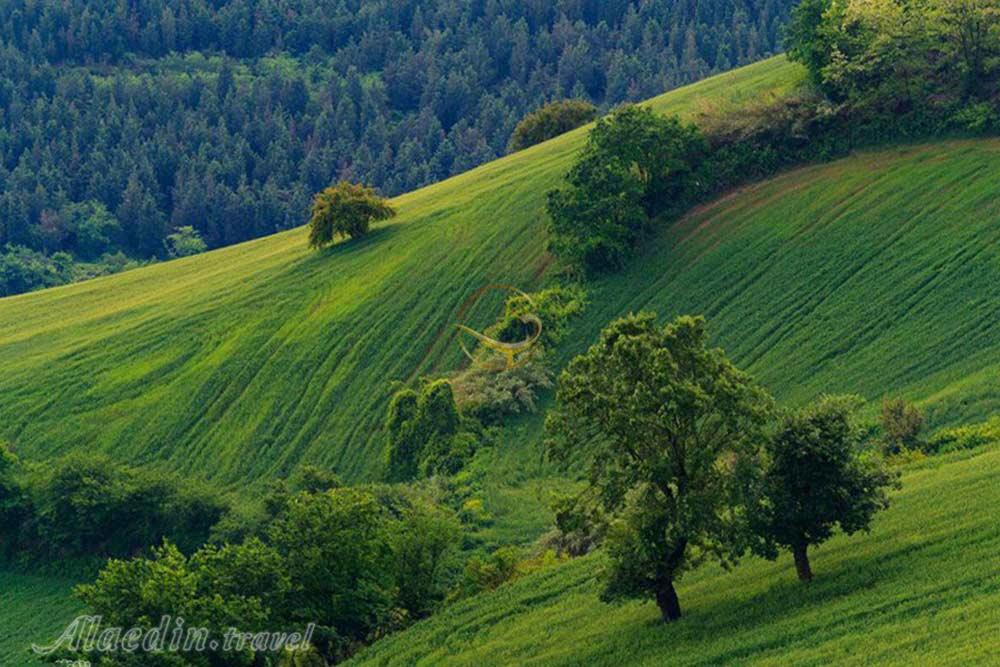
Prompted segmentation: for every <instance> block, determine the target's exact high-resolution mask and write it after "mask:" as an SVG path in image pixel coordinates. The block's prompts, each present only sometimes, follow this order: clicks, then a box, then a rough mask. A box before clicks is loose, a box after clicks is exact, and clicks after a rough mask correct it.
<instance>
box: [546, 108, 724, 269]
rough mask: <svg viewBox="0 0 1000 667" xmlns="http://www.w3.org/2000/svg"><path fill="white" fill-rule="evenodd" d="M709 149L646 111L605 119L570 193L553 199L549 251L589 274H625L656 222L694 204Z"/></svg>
mask: <svg viewBox="0 0 1000 667" xmlns="http://www.w3.org/2000/svg"><path fill="white" fill-rule="evenodd" d="M707 148H708V146H707V144H706V143H705V141H704V139H703V137H702V136H701V134H700V133H699V132H698V130H697V128H695V127H694V126H693V125H688V124H684V123H682V122H681V121H680V120H679V119H677V118H676V117H674V118H667V117H664V116H660V115H658V114H656V113H655V112H653V111H652V110H651V109H649V108H648V107H637V106H626V107H624V108H622V109H619V110H618V111H616V112H615V113H614V114H612V115H611V116H610V117H608V118H602V119H601V120H599V121H598V122H597V125H596V127H595V128H594V129H593V130H591V132H590V134H589V136H588V138H587V144H586V146H585V147H584V149H583V152H582V153H581V155H580V158H579V159H578V161H577V162H576V164H575V165H574V166H573V168H572V169H571V170H570V172H569V174H568V175H567V177H566V181H567V185H566V187H564V188H562V189H559V190H555V191H553V192H551V193H550V194H549V200H548V213H549V217H550V219H551V224H552V241H551V248H552V251H553V252H554V253H555V254H556V255H557V256H560V257H562V258H564V259H565V260H566V261H568V262H569V263H571V264H574V265H577V266H579V267H581V268H583V269H584V270H586V271H588V272H591V273H593V272H600V271H607V270H612V269H618V268H621V267H622V266H623V265H624V263H625V261H626V260H627V259H628V257H629V256H630V255H631V253H632V252H633V251H634V249H635V247H636V245H637V244H638V243H639V242H640V241H641V240H643V239H644V238H646V237H647V236H648V234H649V233H650V221H651V218H652V217H654V216H657V215H659V214H661V213H663V212H664V211H666V210H668V209H672V210H683V209H684V208H686V207H687V206H688V205H689V204H690V203H691V201H692V200H693V197H694V196H695V195H696V193H697V191H698V189H699V185H698V177H697V173H698V171H699V170H700V168H701V161H702V160H703V159H704V157H705V153H706V151H707Z"/></svg>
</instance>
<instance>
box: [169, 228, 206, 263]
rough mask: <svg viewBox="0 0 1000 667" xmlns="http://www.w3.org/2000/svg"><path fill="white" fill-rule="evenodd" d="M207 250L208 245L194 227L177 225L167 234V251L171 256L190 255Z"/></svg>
mask: <svg viewBox="0 0 1000 667" xmlns="http://www.w3.org/2000/svg"><path fill="white" fill-rule="evenodd" d="M206 250H208V245H207V244H206V243H205V241H204V240H203V239H202V238H201V234H199V233H198V230H196V229H195V228H194V227H191V226H190V225H188V226H185V227H178V228H177V229H175V230H174V233H173V234H168V235H167V252H168V253H169V254H170V256H171V257H190V256H191V255H197V254H199V253H202V252H205V251H206Z"/></svg>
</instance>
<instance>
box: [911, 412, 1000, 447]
mask: <svg viewBox="0 0 1000 667" xmlns="http://www.w3.org/2000/svg"><path fill="white" fill-rule="evenodd" d="M997 442H1000V417H993V418H991V419H989V420H987V421H985V422H982V423H980V424H970V425H966V426H958V427H956V428H948V429H944V430H942V431H940V432H938V433H935V434H934V436H933V437H932V438H930V440H929V441H928V442H927V444H926V449H927V450H928V451H930V452H933V453H935V454H948V453H951V452H962V451H969V450H972V449H977V448H979V447H985V446H986V445H990V444H993V443H997Z"/></svg>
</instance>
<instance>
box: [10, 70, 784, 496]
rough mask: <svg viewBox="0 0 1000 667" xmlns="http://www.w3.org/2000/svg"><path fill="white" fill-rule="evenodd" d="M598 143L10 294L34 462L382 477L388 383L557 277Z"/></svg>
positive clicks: (696, 98) (443, 356)
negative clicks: (386, 214) (333, 241)
mask: <svg viewBox="0 0 1000 667" xmlns="http://www.w3.org/2000/svg"><path fill="white" fill-rule="evenodd" d="M801 79H802V71H801V69H800V68H798V67H797V66H793V65H789V64H788V63H787V62H785V61H784V60H782V59H775V60H770V61H767V62H764V63H761V64H759V65H755V66H752V67H749V68H746V69H744V70H741V71H739V72H736V73H733V74H728V75H723V76H720V77H716V78H713V79H710V80H708V81H705V82H703V83H700V84H697V85H696V86H691V87H688V88H683V89H679V90H677V91H674V92H672V93H669V94H667V95H666V96H664V97H662V98H659V99H658V100H656V101H654V102H653V105H654V106H656V107H657V108H660V109H666V108H669V109H671V110H673V111H678V112H687V113H689V114H690V113H694V112H697V111H698V109H699V108H700V105H703V104H706V103H708V101H709V100H713V99H714V100H718V101H719V103H738V102H739V101H741V100H745V99H748V98H754V97H758V96H760V95H766V94H769V93H773V92H775V91H781V90H784V89H787V88H789V87H791V86H794V85H796V84H797V83H798V82H800V81H801ZM582 138H583V133H582V132H576V133H573V134H570V135H567V136H564V137H561V138H559V139H556V140H554V141H551V142H547V143H545V144H542V145H540V146H536V147H533V148H531V149H528V150H525V151H522V152H520V153H518V154H516V155H513V156H510V157H508V158H505V159H503V160H501V161H498V162H495V163H492V164H490V165H487V166H485V167H482V168H480V169H477V170H475V171H473V172H470V173H468V174H464V175H462V176H460V177H457V178H454V179H451V180H449V181H446V182H444V183H441V184H438V185H435V186H432V187H430V188H426V189H424V190H420V191H417V192H415V193H412V194H409V195H406V196H403V197H399V198H397V199H396V200H394V202H393V203H394V205H395V206H397V208H398V209H399V211H400V215H399V217H398V218H397V219H395V220H394V221H393V223H392V224H388V225H385V226H380V227H376V229H375V230H374V231H373V233H372V234H371V235H370V236H369V237H368V238H366V239H364V240H362V241H360V242H352V243H349V244H341V245H337V246H334V247H332V248H330V249H329V250H326V251H323V252H321V253H312V252H310V251H309V250H308V249H307V248H306V243H305V235H306V231H305V230H303V229H299V230H294V231H290V232H285V233H283V234H279V235H276V236H274V237H271V238H268V239H262V240H258V241H254V242H250V243H247V244H243V245H240V246H236V247H233V248H228V249H225V250H222V251H218V252H215V253H210V254H207V255H200V256H196V257H190V258H186V259H182V260H178V261H175V262H169V263H165V264H162V265H157V266H154V267H149V268H146V269H143V270H140V271H134V272H129V273H127V274H122V275H118V276H114V277H109V278H103V279H99V280H96V281H91V282H89V283H85V284H80V285H75V286H70V287H66V288H59V289H55V290H51V291H48V292H44V293H39V294H32V295H25V296H21V297H15V298H11V299H4V300H0V363H2V364H3V366H4V369H5V372H4V374H3V376H2V377H0V391H2V392H3V395H4V397H5V400H4V401H3V403H2V404H0V424H2V426H0V429H2V430H3V433H2V434H0V435H3V436H4V437H6V438H7V439H8V440H9V441H10V443H11V444H12V445H13V446H14V447H15V449H16V451H17V453H18V454H19V455H20V456H22V457H23V458H25V459H39V458H44V457H50V456H52V455H54V454H57V453H60V452H65V451H69V450H74V449H87V450H89V451H95V450H96V451H103V452H106V453H109V454H111V455H112V456H114V457H115V458H118V459H121V460H127V461H129V462H132V463H153V464H157V465H161V466H163V467H169V468H171V469H173V470H178V471H181V472H185V473H192V474H197V475H199V476H205V477H209V478H213V479H216V480H219V481H221V482H224V483H230V484H233V483H237V482H239V483H244V482H247V481H252V480H255V479H260V478H265V477H274V476H279V475H281V474H284V473H288V472H289V471H290V470H291V469H292V468H294V467H295V466H296V465H298V464H299V463H301V462H313V463H317V464H320V465H324V466H326V467H335V468H336V469H337V470H338V471H339V472H340V473H341V474H343V475H344V476H345V478H347V479H349V480H357V479H364V478H367V479H372V478H374V477H375V476H377V475H378V474H379V473H380V471H379V469H378V468H379V461H380V456H379V452H380V450H381V443H382V438H381V433H380V430H381V425H382V422H383V419H384V415H385V409H386V405H387V401H388V398H389V396H390V395H391V382H392V381H393V380H403V381H406V380H409V379H412V378H414V377H416V376H417V375H419V374H421V373H427V372H429V371H431V370H433V369H435V368H437V369H439V370H448V369H453V368H456V367H457V366H458V364H459V359H460V355H461V352H460V351H459V349H458V347H457V346H456V345H455V344H454V341H453V339H452V332H453V327H452V324H453V322H454V319H455V316H456V312H457V310H458V308H459V306H460V304H461V299H462V298H464V296H465V295H467V294H469V293H471V292H472V291H473V290H475V289H476V288H478V287H480V286H482V285H484V284H487V283H490V282H498V281H499V282H506V283H511V284H515V285H518V286H520V287H522V288H529V289H530V288H532V287H534V286H535V285H538V284H539V283H540V282H541V280H542V276H543V275H544V273H545V270H546V267H547V263H548V259H547V258H546V256H545V253H544V250H543V247H544V238H543V237H542V235H541V234H540V230H541V229H542V223H541V215H542V210H543V205H544V193H545V192H546V191H547V190H549V189H551V187H552V186H553V185H554V184H555V183H556V182H557V180H558V179H559V178H560V177H561V176H562V174H563V173H564V172H565V170H566V169H567V167H568V164H569V161H570V160H571V159H572V157H573V155H574V154H575V152H576V150H577V148H578V147H579V146H580V143H581V140H582ZM525 430H526V431H527V430H528V429H525Z"/></svg>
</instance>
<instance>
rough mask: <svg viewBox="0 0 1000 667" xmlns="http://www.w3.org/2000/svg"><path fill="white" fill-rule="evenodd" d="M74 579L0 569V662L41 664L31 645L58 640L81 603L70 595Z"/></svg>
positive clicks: (7, 664) (16, 665) (12, 666)
mask: <svg viewBox="0 0 1000 667" xmlns="http://www.w3.org/2000/svg"><path fill="white" fill-rule="evenodd" d="M74 583H75V582H73V581H72V580H69V579H63V578H60V577H51V576H44V577H43V576H33V575H29V574H20V573H14V572H5V571H3V570H0V665H3V667H22V666H26V665H36V664H37V665H40V664H42V663H41V662H39V661H38V660H35V659H34V655H33V654H32V653H31V650H30V649H31V645H32V644H33V643H38V644H42V645H44V644H45V643H46V641H55V639H56V638H57V637H58V636H59V633H60V632H61V631H62V630H63V628H65V626H66V623H67V622H68V621H70V620H72V619H73V617H74V615H75V614H76V613H78V612H79V610H80V608H81V605H80V604H79V603H78V602H76V601H74V600H71V599H70V598H69V592H70V589H71V588H72V587H73V584H74Z"/></svg>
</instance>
